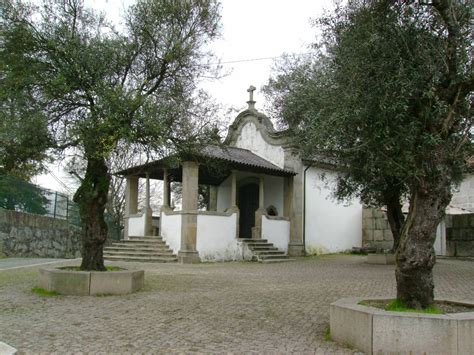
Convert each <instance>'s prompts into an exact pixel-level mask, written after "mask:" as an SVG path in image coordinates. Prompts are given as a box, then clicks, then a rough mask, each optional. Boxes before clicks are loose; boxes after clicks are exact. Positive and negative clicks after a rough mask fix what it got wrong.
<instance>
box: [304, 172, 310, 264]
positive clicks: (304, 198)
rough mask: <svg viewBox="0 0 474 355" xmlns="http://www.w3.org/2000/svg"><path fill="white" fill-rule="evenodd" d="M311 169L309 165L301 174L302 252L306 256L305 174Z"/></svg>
mask: <svg viewBox="0 0 474 355" xmlns="http://www.w3.org/2000/svg"><path fill="white" fill-rule="evenodd" d="M310 167H311V164H309V165H308V166H307V167H306V168H305V169H304V172H303V251H304V253H305V255H306V172H307V171H308V169H309V168H310Z"/></svg>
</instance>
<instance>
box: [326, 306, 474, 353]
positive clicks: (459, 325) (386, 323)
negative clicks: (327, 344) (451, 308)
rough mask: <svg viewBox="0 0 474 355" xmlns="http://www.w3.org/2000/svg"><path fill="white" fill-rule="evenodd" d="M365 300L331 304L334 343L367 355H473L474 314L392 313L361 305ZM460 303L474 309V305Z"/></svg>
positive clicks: (331, 325)
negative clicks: (360, 302)
mask: <svg viewBox="0 0 474 355" xmlns="http://www.w3.org/2000/svg"><path fill="white" fill-rule="evenodd" d="M372 299H381V298H377V297H373V298H372ZM361 300H362V298H345V299H341V300H339V301H337V302H334V303H332V304H331V308H330V327H331V337H332V339H333V340H334V341H337V342H339V343H341V344H345V345H349V346H352V347H355V348H357V349H359V350H362V351H363V352H365V353H366V354H459V355H461V354H471V353H472V349H474V312H467V313H452V314H422V313H409V312H389V311H384V310H381V309H378V308H374V307H368V306H363V305H359V304H358V303H359V301H361ZM447 301H450V300H447ZM451 302H453V301H451ZM458 303H461V304H465V305H469V306H473V303H472V302H467V301H466V302H458Z"/></svg>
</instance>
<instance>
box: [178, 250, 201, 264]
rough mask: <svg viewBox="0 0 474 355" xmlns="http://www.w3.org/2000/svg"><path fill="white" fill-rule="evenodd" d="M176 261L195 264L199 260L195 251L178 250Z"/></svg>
mask: <svg viewBox="0 0 474 355" xmlns="http://www.w3.org/2000/svg"><path fill="white" fill-rule="evenodd" d="M178 262H179V263H180V264H197V263H200V262H201V258H200V257H199V253H198V252H197V251H184V250H180V251H178Z"/></svg>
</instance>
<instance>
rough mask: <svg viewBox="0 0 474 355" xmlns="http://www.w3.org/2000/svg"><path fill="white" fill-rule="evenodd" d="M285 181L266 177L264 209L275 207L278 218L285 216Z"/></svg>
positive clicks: (275, 177)
mask: <svg viewBox="0 0 474 355" xmlns="http://www.w3.org/2000/svg"><path fill="white" fill-rule="evenodd" d="M283 181H284V179H283V178H282V177H279V176H269V175H265V183H264V207H265V208H267V207H268V206H270V205H273V206H275V207H276V209H277V210H278V216H283V199H284V196H283Z"/></svg>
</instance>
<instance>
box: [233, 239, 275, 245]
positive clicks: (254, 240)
mask: <svg viewBox="0 0 474 355" xmlns="http://www.w3.org/2000/svg"><path fill="white" fill-rule="evenodd" d="M238 241H239V242H244V243H247V244H249V243H268V240H267V239H252V238H239V239H238Z"/></svg>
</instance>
